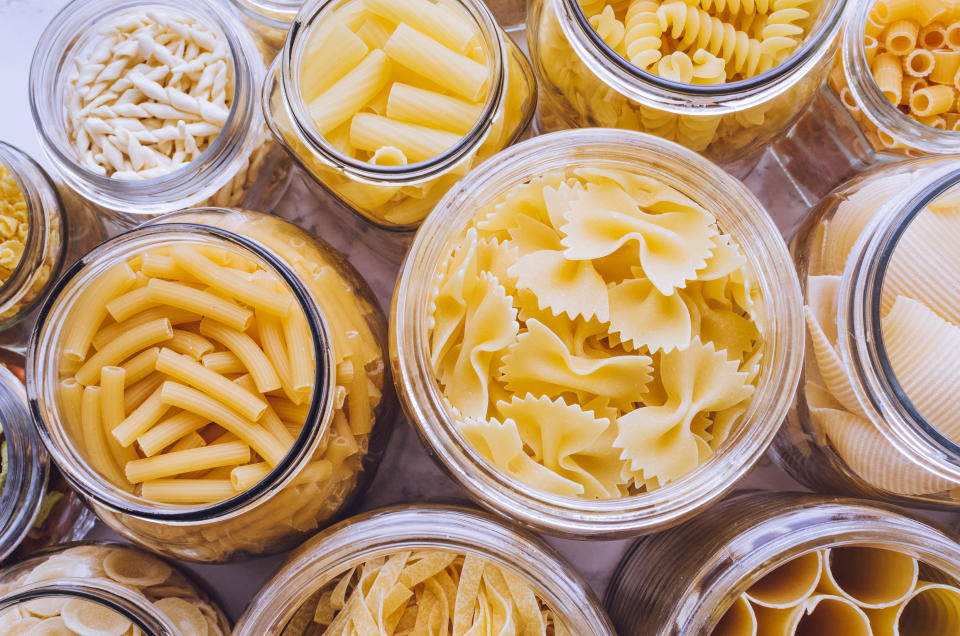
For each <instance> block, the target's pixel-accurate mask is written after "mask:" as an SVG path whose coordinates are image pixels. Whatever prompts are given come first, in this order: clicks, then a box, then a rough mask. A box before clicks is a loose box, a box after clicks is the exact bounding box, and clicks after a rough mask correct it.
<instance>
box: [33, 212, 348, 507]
mask: <svg viewBox="0 0 960 636" xmlns="http://www.w3.org/2000/svg"><path fill="white" fill-rule="evenodd" d="M205 212H220V213H223V212H231V210H229V209H227V208H214V207H209V208H194V209H191V210H183V211H181V212H177V213H173V214H169V215H165V216H163V217H160V218H158V219H155V220H154V221H152V222H151V223H149V224H145V225H142V226H140V227H139V228H137V229H134V230H130V231H128V232H125V233H123V234H120V235H117V236H115V237H113V238H112V239H110V240H108V241H105V242H104V243H102V244H100V245H99V246H98V247H96V248H95V249H94V250H92V251H91V252H89V253H88V254H87V255H86V256H84V257H83V258H82V259H80V260H79V261H78V262H77V263H75V264H74V265H73V266H72V267H71V268H70V269H69V270H68V271H67V272H66V273H64V275H63V276H62V277H61V278H60V280H58V281H57V283H56V286H55V287H54V289H53V290H52V291H51V293H50V295H49V296H48V298H47V299H46V300H45V301H44V304H43V306H42V307H41V309H40V312H39V316H38V318H37V325H36V327H35V328H34V331H33V334H32V335H31V338H30V343H29V349H28V352H27V356H26V361H27V395H28V399H29V402H30V408H31V411H32V413H33V418H34V422H35V423H36V427H37V429H38V430H39V433H40V438H41V439H42V440H43V442H44V446H45V447H46V448H47V449H48V452H49V454H50V455H51V457H52V458H53V460H54V462H56V464H57V465H58V466H59V467H61V473H62V474H63V476H64V478H65V479H66V480H67V481H68V482H69V483H70V485H71V486H72V487H73V488H75V489H76V490H77V491H79V492H81V493H83V494H84V496H85V497H87V498H89V499H92V500H93V501H95V502H96V503H97V504H99V505H102V506H104V507H106V508H107V509H110V510H113V511H116V512H120V513H123V514H128V515H131V516H135V517H138V518H141V519H148V520H155V521H165V522H169V523H183V524H191V523H207V522H209V521H211V520H214V519H224V518H229V517H233V516H236V515H238V514H241V513H243V512H245V511H247V510H250V509H253V508H255V507H257V506H258V505H260V503H262V501H263V500H264V499H265V498H267V497H271V496H273V495H275V494H276V493H277V492H279V491H280V490H281V489H283V488H284V487H286V485H288V484H289V482H290V481H292V480H293V479H294V478H295V477H296V474H297V473H298V472H299V469H301V468H302V467H303V465H304V464H305V463H306V462H307V461H309V459H310V457H312V455H313V452H314V451H315V449H316V448H317V445H318V444H319V443H320V441H321V439H322V437H323V435H324V434H325V432H326V431H327V428H328V426H329V424H330V421H331V419H332V413H333V385H332V379H333V378H335V377H336V375H335V370H334V369H333V364H334V362H333V356H331V355H330V351H331V347H332V342H333V340H332V337H331V335H330V327H329V325H328V322H327V319H326V316H325V315H324V314H323V311H322V309H321V308H320V307H319V306H317V305H316V303H314V302H313V301H312V299H313V296H312V294H311V292H310V291H309V289H307V287H306V285H305V284H304V283H303V281H302V280H301V279H300V276H299V275H298V274H297V273H296V272H295V271H294V270H293V269H292V268H291V267H290V266H289V265H287V264H286V262H285V261H284V260H283V259H282V258H281V257H280V256H278V255H276V254H275V253H274V252H273V251H272V250H270V249H269V248H267V247H265V246H263V245H260V244H258V243H257V242H255V241H253V240H251V239H249V238H248V237H246V236H243V235H240V234H236V233H234V232H231V231H228V230H223V229H220V228H217V227H214V226H211V225H204V224H202V223H197V222H191V221H190V220H189V217H190V216H191V215H193V214H197V213H205ZM185 217H186V218H185ZM178 236H179V237H180V240H186V241H189V240H190V239H196V238H197V237H203V238H205V239H208V240H209V239H213V240H215V241H217V242H220V243H221V244H224V245H226V246H228V247H229V248H232V249H235V250H239V251H244V252H247V253H248V254H251V255H252V256H253V257H254V258H255V259H257V260H258V261H260V262H262V263H266V265H267V266H268V267H269V268H271V269H272V270H273V271H274V272H275V273H276V274H277V275H279V276H280V278H281V279H282V280H283V282H284V284H285V285H287V286H288V288H289V289H290V290H291V293H292V294H293V295H294V297H295V298H296V299H297V302H298V303H299V305H300V307H301V308H302V309H303V311H304V313H305V316H306V321H307V326H308V328H309V330H310V333H311V339H312V342H313V346H314V359H315V361H316V362H315V376H314V386H315V387H316V389H315V391H314V397H313V400H312V401H311V404H310V409H309V411H308V413H307V418H306V420H305V423H304V426H303V428H302V429H301V431H300V434H299V435H298V436H297V438H296V440H295V441H294V445H293V447H292V448H291V449H290V450H288V451H287V454H286V455H285V456H284V458H283V459H282V460H281V461H280V463H279V464H277V466H275V467H274V468H273V469H272V470H271V471H270V473H269V474H268V475H267V476H266V477H264V478H263V479H262V480H261V481H260V482H258V483H257V484H255V485H254V486H252V487H250V488H249V489H247V490H245V491H243V492H240V493H238V494H237V495H235V496H234V497H232V498H230V499H226V500H224V501H221V502H217V503H214V504H210V505H206V506H188V505H180V504H160V503H157V502H153V501H150V500H147V499H143V498H141V497H136V496H133V495H131V494H130V493H128V492H126V491H124V490H121V489H120V488H118V487H116V486H114V485H112V484H109V483H107V481H106V480H105V479H104V478H103V477H102V476H101V475H100V474H99V473H98V472H97V471H96V470H94V469H93V468H91V467H89V466H88V465H87V462H86V461H84V460H83V459H82V458H81V456H80V455H79V454H78V453H77V452H76V450H75V449H74V448H72V447H73V446H74V444H73V443H72V442H70V441H67V442H66V443H65V444H63V446H67V447H70V452H65V451H64V450H63V448H61V446H62V445H61V444H60V443H58V442H59V441H60V440H59V439H58V438H65V436H64V435H62V434H60V433H58V434H56V435H55V434H54V433H53V432H52V430H51V429H52V428H54V427H51V426H50V425H49V424H48V422H47V419H48V418H49V417H50V416H53V415H58V413H59V406H57V401H56V398H55V387H56V386H57V381H56V378H55V377H54V375H53V374H56V373H58V367H59V365H58V364H57V357H56V352H55V351H54V350H53V349H52V348H53V347H54V345H55V342H52V341H54V340H56V339H57V338H58V337H59V336H57V335H56V334H54V335H53V336H51V335H50V334H51V330H53V328H54V327H53V325H52V324H50V323H51V321H54V320H55V319H57V318H60V319H61V320H62V318H63V316H64V315H65V314H66V313H68V312H69V311H71V310H72V309H73V308H74V307H75V305H74V303H76V301H77V299H78V297H79V294H80V293H81V291H82V290H78V289H76V287H77V279H78V277H80V276H82V275H84V274H86V275H87V281H85V282H87V283H89V280H90V279H92V278H93V277H94V275H91V273H90V270H91V269H96V268H100V271H98V272H96V273H95V275H96V276H98V275H100V274H102V271H103V269H104V268H105V267H107V266H108V265H109V264H110V263H111V262H112V261H113V260H114V259H115V258H116V257H118V256H120V257H127V256H130V255H131V254H132V253H134V252H135V251H142V250H144V249H147V248H148V247H149V246H156V241H157V240H164V241H169V240H174V239H175V238H176V237H178ZM71 289H73V297H72V298H70V299H69V302H66V304H65V302H64V301H62V299H61V297H62V296H63V294H64V293H65V292H68V291H70V290H71ZM48 376H49V377H48ZM311 422H319V423H320V425H318V426H310V425H309V424H310V423H311ZM68 467H69V470H68V469H67V468H68Z"/></svg>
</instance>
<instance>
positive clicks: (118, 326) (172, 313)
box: [93, 307, 200, 350]
mask: <svg viewBox="0 0 960 636" xmlns="http://www.w3.org/2000/svg"><path fill="white" fill-rule="evenodd" d="M160 318H166V319H167V320H169V321H170V324H171V325H174V326H176V325H181V324H183V323H185V322H196V321H198V320H200V314H195V313H193V312H192V311H186V310H183V309H174V308H172V307H151V308H150V309H147V310H145V311H141V312H140V313H138V314H136V315H135V316H133V317H132V318H130V319H128V320H125V321H123V322H115V323H113V324H110V325H107V326H106V327H104V328H103V329H101V330H100V331H98V332H97V334H96V335H95V336H94V338H93V348H94V349H98V350H99V349H102V348H103V347H104V345H106V344H107V343H109V342H110V341H111V340H114V339H115V338H116V337H117V336H119V335H120V334H121V333H122V332H123V331H125V330H127V329H130V328H131V327H136V326H138V325H142V324H143V323H146V322H150V321H152V320H158V319H160Z"/></svg>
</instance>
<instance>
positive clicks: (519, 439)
mask: <svg viewBox="0 0 960 636" xmlns="http://www.w3.org/2000/svg"><path fill="white" fill-rule="evenodd" d="M800 307H801V305H800V296H799V286H798V285H797V281H796V276H795V274H794V272H793V271H792V268H791V266H790V263H789V256H788V254H787V251H786V246H785V245H784V243H783V239H782V238H781V237H780V235H779V233H778V232H777V231H776V228H775V227H774V225H773V223H772V221H771V220H770V218H769V216H768V215H767V213H766V212H765V211H764V209H763V207H762V206H761V205H760V203H759V202H758V201H757V200H756V199H755V198H754V197H753V195H751V194H750V193H749V192H748V191H747V190H746V188H745V187H744V186H743V184H741V183H740V182H738V181H737V180H735V179H734V178H732V177H730V176H729V175H727V174H726V173H724V172H723V171H722V170H720V168H718V167H717V166H715V165H714V164H711V163H710V162H708V161H706V160H705V159H703V158H702V157H699V156H697V155H695V154H694V153H693V152H690V151H688V150H686V149H684V148H682V147H680V146H678V145H677V144H674V143H672V142H668V141H665V140H663V139H661V138H659V137H654V136H652V135H645V134H642V133H637V132H627V131H621V130H600V129H595V130H580V131H566V132H563V133H555V134H551V135H546V136H543V137H538V138H536V139H533V140H531V141H528V142H524V143H523V144H521V145H518V146H517V147H516V148H513V149H511V150H509V151H507V152H504V153H501V154H500V155H497V156H496V157H495V158H494V159H492V160H490V161H488V162H487V163H485V164H484V165H482V166H481V167H480V168H478V169H477V170H475V171H474V172H472V173H471V174H470V175H469V176H468V177H467V178H466V179H464V180H463V181H462V182H461V183H460V184H459V185H458V186H457V187H456V188H455V189H454V190H452V191H451V192H450V194H449V195H448V196H447V197H446V198H445V199H444V200H443V201H441V203H440V204H439V205H438V207H437V209H436V210H435V212H434V214H433V215H432V216H431V217H430V218H429V219H428V221H427V223H426V224H424V226H423V227H422V228H421V229H420V231H419V232H418V234H417V237H416V239H415V241H414V243H413V246H412V248H411V251H410V254H409V255H408V257H407V260H406V263H405V265H404V268H403V270H402V271H401V277H400V281H399V284H398V287H397V290H396V292H395V295H394V305H393V317H392V323H391V359H392V364H393V365H394V377H395V379H396V382H397V387H398V392H399V393H400V396H401V399H402V403H403V405H404V407H405V408H406V411H407V414H408V417H409V420H410V421H411V422H412V423H413V424H414V426H415V427H416V428H417V430H418V432H419V433H420V435H421V437H422V439H423V441H424V442H425V443H426V444H427V446H428V447H429V448H430V450H431V452H432V453H433V454H434V456H435V457H436V458H437V459H438V460H439V462H440V463H441V465H442V466H443V467H444V468H446V469H447V470H448V472H449V473H450V474H451V475H452V476H453V477H454V478H455V479H456V480H457V481H458V482H460V484H461V485H462V486H464V488H465V489H466V490H467V491H468V492H469V493H470V495H472V496H473V497H474V498H475V499H476V500H477V501H479V502H480V503H482V504H483V505H485V506H487V507H489V508H492V509H494V510H496V511H497V512H499V513H501V514H503V515H505V516H507V517H509V518H511V519H514V520H518V521H520V522H522V523H524V524H526V525H529V526H533V527H535V528H538V529H543V530H547V531H550V532H554V533H558V534H563V535H573V536H580V537H582V536H622V535H630V534H641V533H645V532H653V531H656V530H658V529H661V528H663V527H666V526H669V525H672V524H675V523H678V522H679V521H680V520H682V519H684V518H686V517H689V516H691V515H693V514H696V513H697V512H698V511H699V510H700V509H701V508H702V507H704V506H706V505H707V504H708V503H710V502H712V501H714V500H716V499H717V498H719V497H720V496H722V494H723V493H724V492H725V491H726V490H728V489H729V488H732V487H733V485H734V484H735V483H736V481H737V480H738V479H739V478H740V477H742V476H743V475H744V474H745V473H746V472H747V471H748V470H749V469H750V468H751V467H752V465H753V464H754V462H755V461H756V460H757V459H758V458H759V457H760V456H761V455H762V454H763V452H764V449H765V448H766V446H767V445H768V444H769V443H770V441H771V439H772V438H773V435H774V434H775V432H776V429H777V427H778V426H779V425H780V420H781V419H782V417H783V416H784V414H785V413H786V410H787V407H788V406H789V403H790V400H791V397H792V396H791V393H792V391H793V389H794V387H795V386H796V381H797V377H798V375H799V372H800V364H801V362H802V337H803V328H802V323H801V320H800Z"/></svg>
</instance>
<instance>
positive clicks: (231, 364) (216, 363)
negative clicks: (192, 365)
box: [200, 351, 279, 384]
mask: <svg viewBox="0 0 960 636" xmlns="http://www.w3.org/2000/svg"><path fill="white" fill-rule="evenodd" d="M200 364H202V365H203V366H205V367H206V368H208V369H210V370H211V371H215V372H216V373H219V374H221V375H237V374H243V373H246V372H247V367H246V365H244V364H243V361H242V360H241V359H240V358H238V357H237V356H236V354H234V353H233V352H230V351H217V352H214V353H208V354H206V355H204V356H203V357H202V358H200ZM277 383H278V384H279V380H278V381H277Z"/></svg>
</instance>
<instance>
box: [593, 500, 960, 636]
mask: <svg viewBox="0 0 960 636" xmlns="http://www.w3.org/2000/svg"><path fill="white" fill-rule="evenodd" d="M958 564H960V544H958V537H957V535H956V534H955V533H953V532H951V531H949V530H947V529H945V528H940V527H938V526H935V525H932V524H930V523H927V522H924V521H920V520H918V519H915V518H912V517H910V516H908V513H907V511H905V510H902V509H899V508H894V507H892V506H891V507H886V506H882V505H879V504H872V503H868V502H865V501H860V500H856V499H842V498H834V497H824V496H821V495H808V494H800V493H776V494H774V493H762V494H761V493H757V492H754V493H750V494H742V495H738V496H736V497H733V498H731V499H728V500H727V501H724V502H722V503H720V504H718V505H717V506H715V507H714V508H712V509H711V510H709V511H707V512H706V513H704V514H703V515H701V516H700V517H698V518H697V519H694V520H693V521H690V522H688V523H686V524H684V525H682V526H679V527H677V528H673V529H671V530H669V531H667V532H664V533H662V534H659V535H656V536H653V537H648V538H646V539H643V540H641V541H638V542H637V543H636V544H635V545H634V546H633V547H632V548H631V549H630V550H629V551H628V552H627V555H626V556H625V557H624V559H623V561H621V563H620V566H619V567H618V568H617V571H616V572H615V573H614V575H613V579H612V580H611V582H610V586H609V588H608V590H607V598H606V605H607V609H608V611H609V612H610V617H611V618H612V619H613V623H614V625H615V626H616V628H617V630H618V632H619V633H621V634H645V635H649V636H686V635H687V634H700V635H703V636H751V635H754V636H755V635H757V634H761V635H765V634H776V635H778V636H780V635H784V636H824V635H826V634H830V635H834V634H836V635H838V636H839V635H841V634H842V635H843V636H874V635H876V636H879V635H881V634H884V635H886V634H899V635H900V636H921V635H922V636H953V635H954V634H958V633H960V612H958V611H957V608H958V607H960V565H958Z"/></svg>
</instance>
